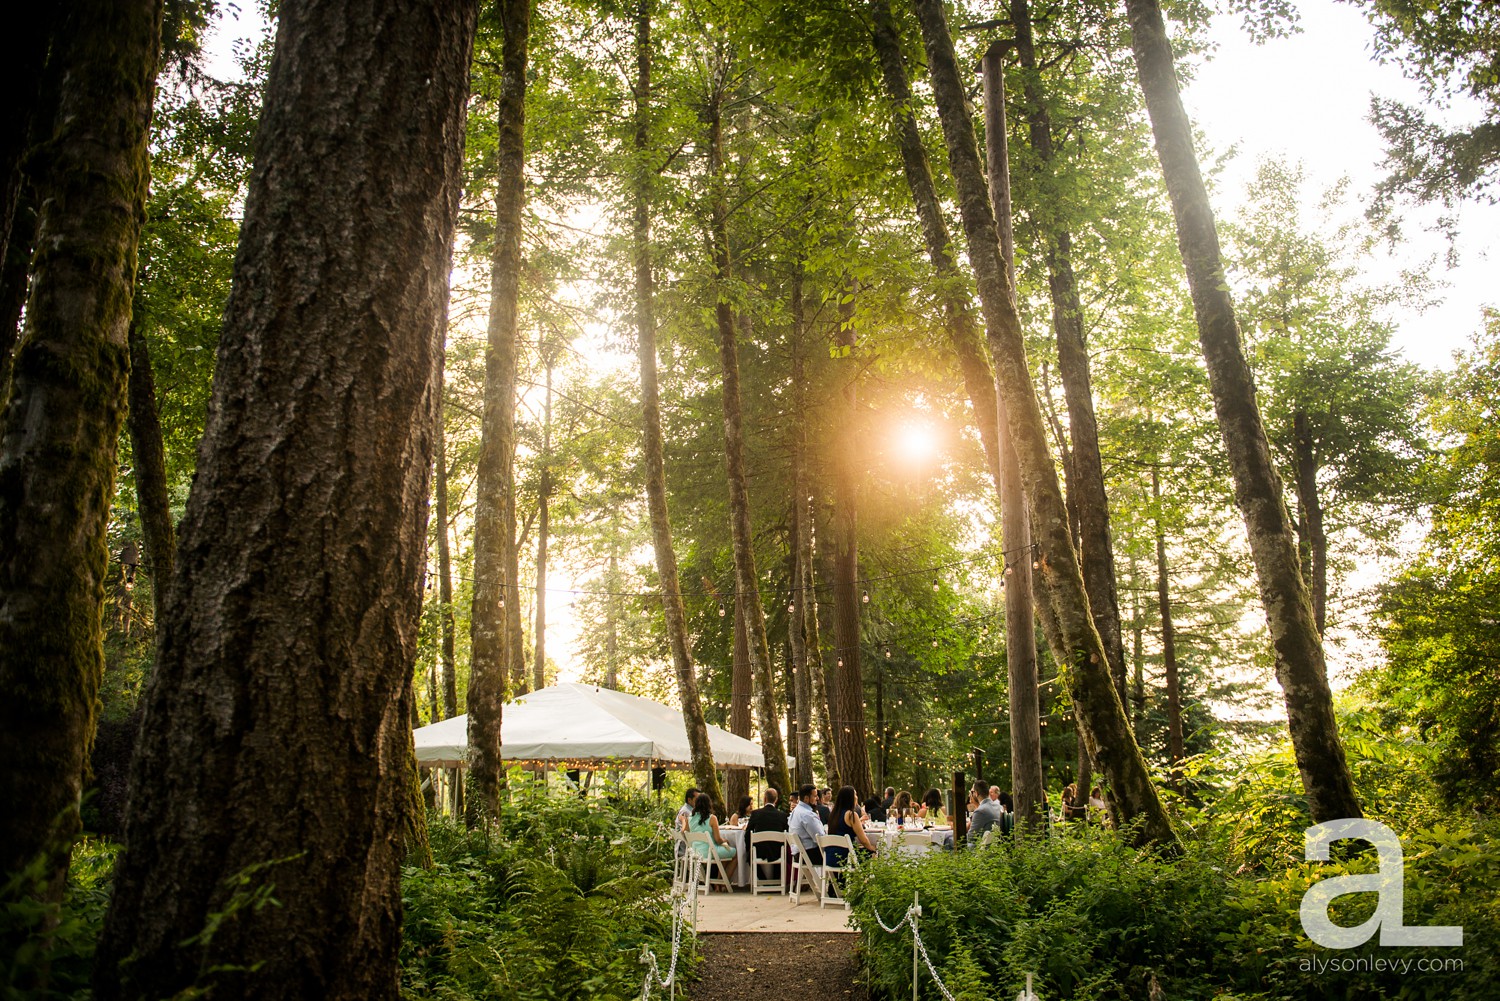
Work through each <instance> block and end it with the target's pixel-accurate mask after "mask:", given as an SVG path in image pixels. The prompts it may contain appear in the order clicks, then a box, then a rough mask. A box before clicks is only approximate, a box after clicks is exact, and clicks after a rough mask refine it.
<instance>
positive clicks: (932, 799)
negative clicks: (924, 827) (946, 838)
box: [917, 789, 948, 824]
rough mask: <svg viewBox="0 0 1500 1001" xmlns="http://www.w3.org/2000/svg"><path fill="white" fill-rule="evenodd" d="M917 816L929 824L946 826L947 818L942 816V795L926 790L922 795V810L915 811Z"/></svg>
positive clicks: (932, 790) (934, 790) (933, 790)
mask: <svg viewBox="0 0 1500 1001" xmlns="http://www.w3.org/2000/svg"><path fill="white" fill-rule="evenodd" d="M917 816H919V817H921V818H922V819H923V820H925V821H927V822H928V823H929V824H946V823H947V822H948V818H947V817H946V816H945V815H944V814H943V794H942V793H940V792H938V791H937V790H936V789H928V790H927V792H926V793H924V794H923V795H922V808H921V809H920V810H918V811H917Z"/></svg>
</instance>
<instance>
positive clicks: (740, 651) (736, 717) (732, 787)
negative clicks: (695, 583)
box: [724, 598, 776, 816]
mask: <svg viewBox="0 0 1500 1001" xmlns="http://www.w3.org/2000/svg"><path fill="white" fill-rule="evenodd" d="M745 606H746V602H744V601H741V600H740V599H738V598H736V599H735V602H734V650H733V655H732V657H731V660H730V684H729V732H730V733H732V734H734V735H735V736H737V737H744V738H745V739H747V740H748V739H750V737H751V731H750V690H751V689H752V688H753V687H754V685H753V684H752V682H751V680H750V632H749V629H748V628H747V623H746V622H745V615H746V611H747V609H746V607H745ZM771 784H772V785H776V783H775V782H772V783H771ZM749 793H750V773H749V771H747V770H746V769H744V768H728V769H726V770H725V772H724V809H725V810H726V811H728V810H733V809H734V808H735V807H737V806H739V803H740V797H741V796H746V795H749ZM726 816H727V814H726Z"/></svg>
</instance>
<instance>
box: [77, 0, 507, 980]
mask: <svg viewBox="0 0 1500 1001" xmlns="http://www.w3.org/2000/svg"><path fill="white" fill-rule="evenodd" d="M477 19H478V10H477V4H475V3H470V2H448V0H444V2H441V3H412V2H409V0H402V2H399V3H394V2H390V0H350V2H349V3H344V4H338V5H316V4H314V5H295V4H293V5H288V6H286V7H284V8H283V9H282V11H281V15H280V17H279V19H278V27H277V44H276V52H275V56H274V58H273V59H272V62H271V67H270V73H269V77H268V80H267V83H266V97H265V106H264V111H263V112H262V115H261V119H260V126H259V129H258V131H257V137H256V163H255V169H254V171H253V172H252V175H251V179H250V188H249V194H248V197H247V199H246V204H245V222H244V226H243V228H242V230H241V235H240V246H239V253H238V256H237V259H236V263H235V273H234V285H233V289H232V291H231V294H230V297H229V302H228V304H227V306H226V309H225V322H224V331H223V336H222V337H221V339H220V341H219V350H218V357H217V368H216V372H215V377H214V391H213V397H212V400H211V402H210V405H209V418H208V424H207V427H206V429H205V432H204V439H203V445H202V447H201V449H200V462H199V465H198V471H197V479H196V481H195V482H194V485H193V490H192V494H191V496H190V497H189V500H188V508H187V514H186V516H185V517H184V519H183V523H182V526H181V532H180V542H179V546H178V553H177V567H176V576H175V578H174V581H173V585H172V587H171V588H170V589H169V590H168V593H167V606H168V607H167V610H166V613H165V614H164V615H163V617H162V624H161V628H160V629H159V630H158V637H159V640H158V654H157V663H156V670H155V673H154V674H153V676H152V679H151V682H150V684H149V685H148V688H147V691H146V695H145V704H146V709H145V718H144V720H143V722H142V726H141V741H140V746H139V748H138V750H137V752H136V759H135V763H134V766H133V769H132V781H131V799H130V803H131V810H130V818H129V821H128V824H127V829H126V839H125V840H126V844H127V845H128V848H127V849H126V851H125V853H124V854H123V855H122V856H121V857H120V860H119V862H118V864H117V866H116V871H115V884H114V895H113V899H112V902H111V905H110V910H109V914H108V916H107V919H106V924H105V930H104V934H103V937H102V939H101V941H100V945H99V951H98V953H97V955H96V959H95V974H94V987H95V994H94V996H95V997H96V998H99V999H101V1001H115V999H120V998H132V999H134V998H164V997H177V996H183V995H185V994H186V993H187V992H189V991H190V990H193V989H195V988H209V989H211V991H212V996H213V997H214V998H216V999H224V1001H229V999H236V998H246V999H249V998H254V999H257V1001H283V999H285V1001H290V999H305V998H314V997H316V998H327V999H350V1001H353V999H375V1001H381V999H391V1001H394V999H395V998H397V997H398V996H399V993H400V989H399V987H400V985H399V971H398V968H397V954H398V949H399V945H400V935H401V917H402V915H401V861H402V826H403V820H404V818H405V817H406V816H407V806H406V804H407V802H408V800H409V798H410V795H411V785H410V782H409V777H410V748H411V733H410V721H411V699H412V672H413V665H414V662H415V657H416V636H417V626H418V622H419V619H420V611H421V598H422V585H421V579H422V572H423V569H424V567H425V565H426V562H427V524H426V523H427V505H428V501H429V497H430V489H429V488H430V486H431V470H432V449H433V422H434V417H433V414H434V402H435V401H434V399H433V396H434V393H435V392H436V378H435V372H436V370H437V366H438V364H439V363H440V358H441V353H442V341H441V339H440V336H439V333H440V329H441V325H440V323H439V316H440V313H441V309H442V302H443V297H444V295H445V294H446V288H447V281H448V260H447V254H446V250H447V247H448V246H449V240H450V235H451V233H452V230H453V225H454V219H455V218H456V216H457V211H458V201H459V194H460V186H461V183H462V173H461V166H462V149H463V134H464V129H463V125H464V111H465V106H466V98H467V94H468V87H469V59H470V55H471V52H472V48H473V38H474V29H475V25H476V23H477ZM329 150H337V151H339V154H338V155H337V156H329V155H327V151H329ZM123 333H124V328H123V326H122V328H121V336H122V337H123ZM122 347H123V346H122ZM310 707H315V709H316V711H309V709H310ZM258 894H264V895H265V898H267V899H274V900H275V901H276V905H275V906H261V907H255V906H248V907H247V906H244V905H245V904H246V903H247V902H248V901H253V900H255V899H258V897H257V895H258ZM232 908H238V909H237V910H235V911H234V913H233V917H232V919H230V920H227V921H224V922H223V923H222V924H218V926H217V928H216V930H215V931H214V933H213V935H212V937H211V938H207V937H205V936H204V935H203V934H202V933H203V931H204V929H205V928H207V927H209V926H210V923H212V922H216V921H217V920H218V918H217V917H216V916H217V915H224V914H226V913H227V912H228V911H229V910H230V909H232Z"/></svg>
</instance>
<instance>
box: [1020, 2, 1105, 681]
mask: <svg viewBox="0 0 1500 1001" xmlns="http://www.w3.org/2000/svg"><path fill="white" fill-rule="evenodd" d="M1010 13H1011V26H1012V28H1013V30H1014V31H1015V36H1016V59H1017V61H1018V62H1019V63H1020V64H1021V70H1022V73H1021V79H1022V94H1023V96H1024V98H1025V108H1026V123H1027V127H1028V131H1029V134H1030V137H1031V149H1032V153H1033V155H1034V157H1035V159H1036V164H1037V169H1038V171H1039V172H1041V173H1042V174H1044V175H1045V174H1048V173H1052V172H1054V171H1055V170H1056V167H1055V162H1056V159H1057V154H1056V149H1055V146H1054V143H1053V139H1052V115H1051V112H1049V111H1048V109H1047V100H1046V94H1045V93H1044V92H1043V90H1042V78H1041V71H1040V70H1039V69H1038V66H1037V55H1036V42H1035V40H1034V38H1033V33H1032V21H1031V4H1030V3H1029V2H1028V0H1011V4H1010ZM1046 180H1047V179H1046V177H1045V176H1044V177H1043V178H1042V182H1043V190H1046ZM1067 209H1068V206H1066V205H1063V204H1057V203H1056V202H1055V200H1054V199H1045V200H1044V202H1043V204H1041V205H1037V206H1033V210H1034V211H1035V212H1036V215H1037V216H1038V220H1039V222H1040V225H1041V229H1042V238H1043V240H1044V241H1045V244H1046V254H1047V289H1048V292H1049V294H1050V296H1051V299H1052V330H1053V333H1054V334H1055V335H1056V338H1057V374H1058V377H1059V378H1060V379H1061V380H1062V384H1063V399H1064V400H1065V401H1066V403H1067V407H1068V437H1069V439H1070V440H1071V442H1072V449H1071V451H1072V465H1071V466H1070V467H1069V476H1068V498H1069V499H1070V500H1072V501H1074V503H1075V504H1076V506H1077V509H1078V534H1079V538H1080V540H1081V542H1082V546H1081V551H1080V553H1079V555H1080V558H1081V559H1082V562H1083V585H1084V587H1085V588H1086V589H1087V590H1088V595H1089V610H1090V611H1091V612H1092V613H1093V616H1094V628H1095V629H1097V630H1098V632H1099V638H1100V639H1101V640H1103V642H1104V652H1105V654H1106V655H1107V656H1108V657H1109V673H1110V676H1111V677H1112V678H1114V680H1115V688H1116V690H1117V691H1118V692H1119V695H1120V701H1121V702H1124V701H1125V697H1126V690H1125V645H1124V640H1123V638H1122V634H1121V629H1120V599H1119V594H1118V590H1117V587H1116V582H1115V556H1114V542H1113V538H1112V535H1111V532H1110V525H1109V498H1108V496H1107V495H1106V493H1105V489H1104V460H1103V458H1102V457H1101V456H1100V454H1099V421H1098V418H1097V417H1096V416H1095V414H1094V390H1093V375H1092V373H1091V372H1090V370H1089V353H1088V345H1087V343H1086V341H1085V339H1084V330H1083V304H1082V302H1081V301H1080V299H1079V296H1078V278H1077V276H1076V275H1075V274H1074V272H1073V233H1072V230H1071V229H1070V228H1069V226H1068V224H1067V219H1066V212H1067Z"/></svg>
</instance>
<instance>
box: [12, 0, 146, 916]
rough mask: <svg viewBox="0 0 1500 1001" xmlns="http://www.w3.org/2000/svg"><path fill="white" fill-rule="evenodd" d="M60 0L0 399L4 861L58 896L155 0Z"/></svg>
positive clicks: (90, 693) (80, 719)
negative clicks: (26, 271) (44, 127)
mask: <svg viewBox="0 0 1500 1001" xmlns="http://www.w3.org/2000/svg"><path fill="white" fill-rule="evenodd" d="M67 10H68V14H67V15H66V19H65V22H64V25H63V28H62V30H61V32H60V33H59V39H60V44H59V51H58V53H57V54H56V58H57V59H59V60H60V61H61V65H62V67H64V72H65V73H66V74H67V76H66V84H65V86H64V88H63V91H62V93H61V105H60V108H59V114H58V127H57V129H56V130H55V132H54V133H53V136H52V143H51V146H50V156H49V158H48V162H47V166H46V169H45V170H43V171H41V172H40V173H39V174H38V176H37V177H36V178H35V185H36V193H37V204H39V205H41V206H42V210H41V220H40V231H39V232H40V235H39V239H38V250H37V254H36V258H35V262H34V270H33V275H34V278H33V280H32V285H31V299H30V303H29V306H28V308H27V310H26V330H25V334H24V336H23V337H22V339H21V343H20V345H19V347H18V348H17V349H16V354H15V359H14V365H15V368H14V384H13V386H12V389H11V394H10V396H9V398H8V400H7V401H6V403H7V406H6V410H5V412H4V414H3V416H0V760H3V761H4V762H5V767H4V768H3V769H0V797H3V799H0V802H4V803H5V804H6V806H5V809H6V812H7V817H6V820H5V822H4V823H3V824H0V874H3V875H9V874H12V873H15V872H16V871H17V870H18V869H20V868H21V867H22V866H24V865H26V864H27V863H29V862H31V861H32V860H33V859H35V858H37V857H38V856H40V855H43V854H44V853H45V854H46V856H47V861H46V874H47V879H48V884H47V886H46V887H45V888H44V892H45V893H48V894H50V895H54V896H55V895H57V894H60V893H61V891H62V879H63V877H64V876H65V875H66V872H67V866H68V857H69V852H70V850H71V848H72V842H73V837H74V835H75V834H76V833H77V832H78V828H79V816H78V800H79V795H80V792H81V790H82V787H83V782H84V777H85V776H84V773H85V771H86V769H87V762H88V757H89V748H90V745H91V744H92V742H93V739H94V722H95V719H94V712H95V703H96V701H97V698H98V691H99V685H100V681H101V679H102V677H103V672H104V651H103V645H102V644H103V634H102V625H101V620H100V610H101V608H102V605H103V602H104V581H105V577H106V575H107V574H108V569H109V568H108V563H109V554H108V552H107V551H106V550H105V533H106V529H107V526H108V523H109V508H110V501H111V499H112V498H113V496H114V484H115V452H116V446H117V442H118V441H119V436H120V425H121V422H122V421H123V420H124V416H125V395H126V382H127V378H128V373H129V365H130V358H129V347H128V343H127V341H128V337H127V331H128V328H129V325H130V309H131V301H132V295H133V287H134V281H135V269H136V249H137V246H138V245H139V241H140V229H141V219H142V217H143V215H144V213H145V201H146V185H147V138H148V133H149V127H150V121H151V104H152V97H153V93H154V81H155V76H156V69H157V61H158V53H159V51H160V35H161V30H160V26H161V14H162V6H161V3H160V0H132V2H122V3H99V2H96V0H88V2H85V0H80V2H79V3H77V4H75V5H73V6H71V7H69V8H67ZM21 20H23V21H24V20H26V18H24V17H23V18H22V19H21ZM8 944H9V943H0V945H8Z"/></svg>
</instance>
